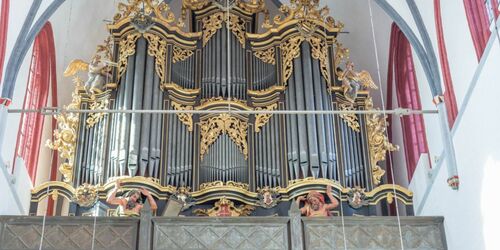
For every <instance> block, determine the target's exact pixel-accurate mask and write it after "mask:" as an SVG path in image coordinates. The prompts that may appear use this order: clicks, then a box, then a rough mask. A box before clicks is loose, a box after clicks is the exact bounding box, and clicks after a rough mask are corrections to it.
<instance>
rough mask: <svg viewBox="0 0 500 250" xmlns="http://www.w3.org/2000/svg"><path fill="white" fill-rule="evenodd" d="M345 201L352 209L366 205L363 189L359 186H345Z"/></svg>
mask: <svg viewBox="0 0 500 250" xmlns="http://www.w3.org/2000/svg"><path fill="white" fill-rule="evenodd" d="M347 201H348V202H349V206H351V207H352V208H354V209H358V208H360V207H362V206H366V205H368V201H367V200H366V192H365V189H364V188H361V187H354V188H347Z"/></svg>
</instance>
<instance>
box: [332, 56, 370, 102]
mask: <svg viewBox="0 0 500 250" xmlns="http://www.w3.org/2000/svg"><path fill="white" fill-rule="evenodd" d="M345 66H346V68H345V70H344V71H343V72H342V74H341V75H340V77H339V80H341V81H342V89H343V91H344V97H345V98H346V99H347V100H348V101H349V102H352V103H354V101H355V100H356V97H358V92H359V91H360V90H366V89H368V88H372V89H377V85H375V83H374V82H373V79H372V77H371V76H370V73H368V71H366V70H363V71H361V72H355V71H354V63H352V62H350V61H348V62H346V64H345Z"/></svg>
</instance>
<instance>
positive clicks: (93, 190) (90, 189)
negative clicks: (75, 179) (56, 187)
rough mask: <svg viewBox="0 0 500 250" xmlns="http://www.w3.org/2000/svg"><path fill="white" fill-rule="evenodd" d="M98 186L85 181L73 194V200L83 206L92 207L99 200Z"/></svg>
mask: <svg viewBox="0 0 500 250" xmlns="http://www.w3.org/2000/svg"><path fill="white" fill-rule="evenodd" d="M97 192H98V190H97V187H96V186H93V185H90V184H88V183H84V184H83V185H81V186H79V187H77V188H76V189H75V192H74V194H73V200H74V201H75V202H76V203H78V205H80V206H82V207H91V206H92V205H94V203H95V202H96V201H97V198H98V195H97Z"/></svg>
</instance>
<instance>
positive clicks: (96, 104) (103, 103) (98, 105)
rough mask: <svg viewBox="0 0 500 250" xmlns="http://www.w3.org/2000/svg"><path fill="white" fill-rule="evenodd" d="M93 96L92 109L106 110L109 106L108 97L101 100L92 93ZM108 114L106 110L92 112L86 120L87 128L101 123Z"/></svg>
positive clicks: (90, 106)
mask: <svg viewBox="0 0 500 250" xmlns="http://www.w3.org/2000/svg"><path fill="white" fill-rule="evenodd" d="M91 98H92V99H93V100H92V102H91V103H90V105H89V108H90V110H105V109H107V108H108V104H109V100H108V99H107V98H106V99H104V100H100V101H98V100H96V99H95V95H92V96H91ZM106 115H107V113H104V112H95V113H90V114H89V116H88V117H87V120H86V122H87V128H92V127H94V125H95V124H97V123H99V122H100V121H101V120H102V118H104V116H106Z"/></svg>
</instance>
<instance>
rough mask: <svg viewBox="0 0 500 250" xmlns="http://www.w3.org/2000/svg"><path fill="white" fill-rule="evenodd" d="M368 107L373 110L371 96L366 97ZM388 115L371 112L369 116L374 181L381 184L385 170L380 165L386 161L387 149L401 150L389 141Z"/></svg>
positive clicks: (369, 138)
mask: <svg viewBox="0 0 500 250" xmlns="http://www.w3.org/2000/svg"><path fill="white" fill-rule="evenodd" d="M366 108H367V109H368V110H373V102H372V99H371V98H367V99H366ZM386 119H387V116H384V115H381V114H378V113H377V114H370V115H368V116H367V121H366V125H367V130H368V145H369V151H370V163H371V166H372V175H373V183H374V184H375V185H379V184H380V181H381V179H382V176H383V175H384V174H385V171H384V170H383V169H382V168H381V167H380V166H379V165H378V162H379V161H384V160H385V156H386V153H387V151H389V152H390V151H396V150H399V147H398V146H397V145H394V144H392V143H390V142H389V139H388V138H387V136H386V126H387V121H386Z"/></svg>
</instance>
